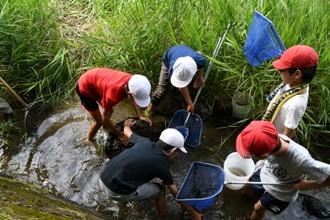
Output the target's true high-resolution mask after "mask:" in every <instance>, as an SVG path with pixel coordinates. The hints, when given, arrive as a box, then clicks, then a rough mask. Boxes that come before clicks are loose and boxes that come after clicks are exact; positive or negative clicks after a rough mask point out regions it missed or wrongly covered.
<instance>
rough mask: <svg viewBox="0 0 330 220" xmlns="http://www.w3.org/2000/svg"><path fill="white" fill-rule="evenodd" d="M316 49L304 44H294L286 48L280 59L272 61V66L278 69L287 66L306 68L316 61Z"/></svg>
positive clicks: (287, 67)
mask: <svg viewBox="0 0 330 220" xmlns="http://www.w3.org/2000/svg"><path fill="white" fill-rule="evenodd" d="M318 57H319V56H318V54H317V53H316V51H315V50H314V49H313V48H311V47H309V46H305V45H296V46H293V47H290V48H289V49H287V50H286V51H285V52H284V53H283V54H282V56H281V57H280V59H278V60H276V61H274V62H273V66H274V67H275V68H276V69H279V70H285V69H289V68H308V67H312V66H316V65H317V63H318Z"/></svg>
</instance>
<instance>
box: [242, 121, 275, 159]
mask: <svg viewBox="0 0 330 220" xmlns="http://www.w3.org/2000/svg"><path fill="white" fill-rule="evenodd" d="M279 143H280V138H279V136H278V132H277V130H276V128H275V127H274V125H273V124H272V123H271V122H269V121H252V122H251V123H250V124H249V125H248V126H246V127H245V128H244V129H243V131H242V132H241V133H240V134H239V135H238V137H237V139H236V151H237V152H238V153H239V154H241V155H250V154H264V153H269V152H271V151H272V150H274V149H275V147H276V146H277V145H278V144H279Z"/></svg>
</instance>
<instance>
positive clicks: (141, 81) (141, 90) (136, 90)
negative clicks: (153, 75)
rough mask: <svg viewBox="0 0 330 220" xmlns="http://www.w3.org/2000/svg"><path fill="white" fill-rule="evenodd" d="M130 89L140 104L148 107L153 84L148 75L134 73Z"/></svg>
mask: <svg viewBox="0 0 330 220" xmlns="http://www.w3.org/2000/svg"><path fill="white" fill-rule="evenodd" d="M128 89H129V91H130V93H131V94H132V96H133V98H134V101H135V102H136V104H137V105H138V106H140V107H147V106H148V105H149V103H150V91H151V84H150V82H149V80H148V79H147V77H145V76H142V75H133V76H132V77H131V79H130V80H129V81H128Z"/></svg>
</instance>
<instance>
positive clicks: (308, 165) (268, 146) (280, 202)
mask: <svg viewBox="0 0 330 220" xmlns="http://www.w3.org/2000/svg"><path fill="white" fill-rule="evenodd" d="M236 150H237V152H238V153H239V154H241V155H242V156H243V157H252V158H253V159H255V160H265V162H264V165H263V166H262V168H261V169H258V170H256V171H255V173H254V174H253V175H252V177H251V178H250V181H257V182H271V183H274V182H275V183H279V184H276V185H265V184H264V185H261V184H255V185H250V189H251V191H252V193H253V194H254V195H255V196H257V197H258V198H259V201H258V202H257V203H256V204H255V205H254V211H253V213H252V214H251V217H250V218H251V219H252V220H256V219H263V218H264V217H265V215H266V211H267V210H268V211H271V212H272V213H274V214H279V213H281V212H282V211H283V210H285V209H286V208H287V207H288V205H289V204H290V202H292V201H295V200H296V199H297V197H298V192H299V190H307V189H319V188H322V187H328V186H330V164H326V163H323V162H321V161H317V160H315V159H313V158H312V157H311V155H310V154H309V152H308V151H307V149H306V148H304V147H303V146H301V145H299V144H297V143H296V142H294V141H293V140H291V139H290V138H288V137H287V136H285V135H281V134H278V132H277V130H276V128H275V127H274V125H273V124H272V123H271V122H268V121H252V122H251V123H250V124H249V125H248V126H247V127H246V128H245V129H244V130H243V131H242V132H241V133H240V134H239V135H238V137H237V139H236ZM307 177H308V179H307ZM287 183H288V184H287ZM290 183H292V184H290ZM248 186H249V185H246V188H247V187H248ZM246 188H245V189H246Z"/></svg>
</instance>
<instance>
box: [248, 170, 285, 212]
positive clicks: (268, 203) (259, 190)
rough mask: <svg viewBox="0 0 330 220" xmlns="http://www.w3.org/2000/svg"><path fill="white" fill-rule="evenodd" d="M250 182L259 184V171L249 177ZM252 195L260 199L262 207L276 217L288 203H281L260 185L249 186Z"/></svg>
mask: <svg viewBox="0 0 330 220" xmlns="http://www.w3.org/2000/svg"><path fill="white" fill-rule="evenodd" d="M250 181H251V182H261V180H260V169H259V170H257V171H255V172H254V173H253V175H252V176H251V177H250ZM251 191H252V193H253V194H254V195H255V196H257V197H258V198H259V199H260V202H261V204H262V206H263V207H264V208H265V209H267V210H268V211H270V212H272V213H274V214H276V215H278V214H280V213H281V212H282V211H283V210H285V209H286V208H287V207H288V205H289V204H290V202H283V201H281V200H279V199H277V198H275V197H274V196H272V195H271V194H269V193H268V192H267V191H266V190H265V189H264V187H263V186H262V185H261V184H253V185H251Z"/></svg>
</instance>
